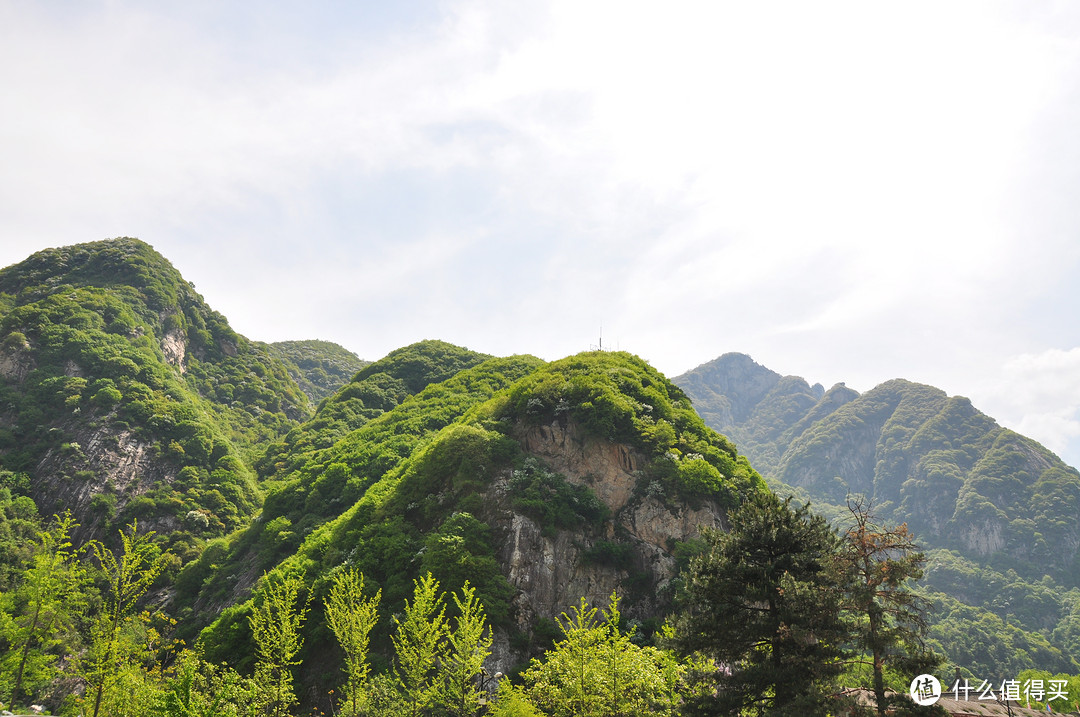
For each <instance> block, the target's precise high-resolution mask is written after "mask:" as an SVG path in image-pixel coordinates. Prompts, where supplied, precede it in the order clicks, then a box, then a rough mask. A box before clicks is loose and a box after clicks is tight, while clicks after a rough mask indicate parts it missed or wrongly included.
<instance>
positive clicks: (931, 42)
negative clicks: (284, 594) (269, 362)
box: [0, 0, 1080, 465]
mask: <svg viewBox="0 0 1080 717" xmlns="http://www.w3.org/2000/svg"><path fill="white" fill-rule="evenodd" d="M0 108H2V111H0V138H2V142H3V144H2V154H0V265H8V264H12V263H15V262H17V261H19V260H21V259H23V258H25V257H26V256H27V255H28V254H30V253H32V252H34V251H36V250H38V249H42V248H45V247H50V246H59V245H66V244H75V243H79V242H85V241H94V240H98V239H104V238H108V237H114V236H136V237H139V238H141V239H143V240H144V241H147V242H149V243H150V244H152V245H153V246H154V247H155V248H157V249H158V250H159V251H160V252H161V253H162V254H164V255H165V256H166V257H167V258H168V259H169V260H170V261H172V263H173V264H175V265H176V266H177V268H178V269H180V271H181V272H183V274H184V276H185V277H186V278H188V279H189V280H190V281H192V282H194V283H195V284H196V287H197V289H198V290H199V291H200V292H201V293H202V294H203V296H204V297H205V298H206V299H207V301H208V302H209V303H210V304H211V305H212V306H213V307H214V308H216V309H218V310H219V311H221V312H222V313H224V314H225V315H226V316H227V317H228V318H229V319H230V321H231V323H232V325H233V327H234V328H235V329H236V330H238V331H239V332H241V333H243V334H244V335H246V336H248V337H249V338H252V339H256V340H263V341H278V340H285V339H301V338H322V339H328V340H332V341H336V342H338V343H340V344H342V345H344V346H345V347H347V348H349V349H351V350H352V351H354V352H356V353H357V354H358V355H360V356H361V357H363V358H368V359H375V358H378V357H380V356H382V355H384V354H386V353H387V352H388V351H390V350H392V349H394V348H397V347H399V346H402V345H405V344H408V343H411V342H413V341H416V340H419V339H424V338H441V339H444V340H447V341H451V342H453V343H457V344H461V345H465V346H468V347H470V348H473V349H476V350H480V351H486V352H489V353H493V354H500V355H505V354H511V353H531V354H535V355H538V356H540V357H542V358H545V359H554V358H559V357H561V356H564V355H567V354H571V353H576V352H578V351H581V350H585V349H588V348H589V347H590V345H594V344H596V343H597V342H598V339H599V334H600V330H601V326H602V327H603V337H604V345H605V347H609V346H610V347H612V348H622V349H624V350H628V351H632V352H634V353H637V354H639V355H641V356H643V357H644V358H646V359H647V360H649V361H650V362H651V363H652V364H653V365H654V366H656V367H657V368H659V369H660V370H662V371H663V372H665V373H667V374H668V375H669V376H675V375H677V374H679V373H682V372H683V371H686V370H688V369H690V368H693V367H695V366H697V365H699V364H701V363H704V362H706V361H709V360H711V359H713V358H715V357H717V356H719V355H720V354H722V353H725V352H728V351H740V352H744V353H748V354H750V355H751V356H753V357H754V359H755V360H757V361H758V362H759V363H762V364H764V365H766V366H768V367H769V368H772V369H773V370H775V371H778V372H780V373H783V374H797V375H801V376H804V377H805V378H807V379H808V380H809V381H810V382H812V383H813V382H818V381H820V382H821V383H823V384H825V385H826V387H827V386H829V385H831V384H832V383H835V382H838V381H846V382H847V384H848V385H849V386H851V387H853V388H856V389H858V390H860V391H865V390H867V389H870V388H872V387H873V386H874V385H876V384H877V383H880V382H881V381H884V380H887V379H890V378H895V377H903V378H907V379H911V380H913V381H920V382H924V383H930V384H933V385H936V386H938V387H940V388H942V389H944V390H945V391H947V392H948V393H949V394H960V395H966V396H969V397H970V398H971V399H972V400H973V402H974V403H975V405H976V406H977V407H978V408H980V409H982V410H984V411H986V412H988V413H989V414H990V415H992V416H994V417H995V418H997V419H998V420H999V421H1000V422H1001V423H1003V424H1004V425H1007V426H1009V427H1011V428H1014V429H1017V430H1019V431H1021V432H1023V433H1026V434H1028V435H1030V436H1032V437H1034V438H1036V439H1038V440H1040V441H1042V442H1043V443H1045V444H1046V445H1047V446H1049V447H1050V448H1052V449H1053V450H1055V451H1057V452H1059V453H1060V454H1062V455H1063V457H1065V458H1066V460H1068V461H1069V462H1070V463H1072V464H1073V465H1078V464H1080V320H1078V318H1077V316H1076V311H1077V308H1078V307H1080V4H1078V3H1075V2H1070V1H1063V2H1032V1H1031V0H1024V1H1021V2H1014V3H1010V2H987V1H986V0H977V1H972V2H941V1H940V0H934V1H933V2H905V3H867V2H864V1H858V2H813V3H808V2H805V0H798V1H794V2H717V1H710V2H699V3H683V2H671V1H668V2H665V3H662V4H661V3H635V2H627V1H626V0H620V1H618V2H590V1H588V0H570V1H567V2H561V1H557V0H556V1H553V2H524V1H520V0H515V2H510V3H507V2H497V1H495V0H492V1H490V2H487V1H485V0H478V1H476V2H472V1H464V2H422V1H418V2H394V3H388V2H340V3H293V2H288V3H286V2H281V3H277V2H266V1H263V2H259V3H255V2H251V3H236V2H227V1H225V2H222V1H220V0H214V1H208V2H200V1H198V0H195V1H189V2H183V3H176V2H160V3H151V2H125V1H123V0H117V1H109V2H92V1H88V2H80V3H67V2H59V1H56V2H23V1H19V0H0Z"/></svg>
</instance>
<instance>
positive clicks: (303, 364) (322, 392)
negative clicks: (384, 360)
mask: <svg viewBox="0 0 1080 717" xmlns="http://www.w3.org/2000/svg"><path fill="white" fill-rule="evenodd" d="M269 349H270V352H271V353H272V354H275V355H276V356H277V357H278V358H279V359H280V360H281V361H282V362H284V364H285V366H286V368H288V370H289V375H290V376H292V378H293V380H294V381H296V383H297V385H298V386H299V387H300V390H302V391H303V392H304V393H305V394H307V397H308V398H309V399H311V402H312V403H313V404H316V405H317V404H318V403H319V402H320V401H322V400H323V399H324V398H326V397H327V396H329V395H330V394H332V393H333V392H334V391H336V390H338V389H339V388H340V387H341V386H343V385H345V384H346V383H348V382H349V380H350V379H352V377H353V376H355V375H356V372H357V371H359V370H360V369H362V368H364V366H367V365H368V364H369V363H371V362H370V361H364V360H362V359H361V358H359V357H358V356H357V355H356V354H354V353H353V352H352V351H349V350H348V349H346V348H344V347H342V346H339V345H337V344H335V343H333V342H332V341H317V340H307V341H279V342H277V343H273V344H270V345H269Z"/></svg>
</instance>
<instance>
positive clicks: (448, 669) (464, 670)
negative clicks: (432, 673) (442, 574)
mask: <svg viewBox="0 0 1080 717" xmlns="http://www.w3.org/2000/svg"><path fill="white" fill-rule="evenodd" d="M453 598H454V606H455V607H456V608H457V617H456V618H454V627H453V629H452V630H450V631H449V632H448V633H447V642H448V645H449V648H450V649H449V654H447V655H446V658H445V660H444V666H443V682H444V685H443V690H442V695H441V698H440V700H439V701H440V702H441V703H442V705H443V707H445V708H446V710H447V712H449V713H450V714H452V715H459V716H460V717H464V716H465V715H472V714H476V713H477V711H478V710H479V709H480V700H481V697H482V694H481V690H480V689H479V686H478V685H477V684H476V680H477V678H479V677H480V675H481V673H482V671H483V669H484V660H486V659H487V658H488V655H490V654H491V642H492V636H491V630H490V629H488V626H487V618H486V617H485V616H484V606H483V605H481V604H480V601H479V600H478V599H477V597H476V589H475V588H473V587H472V586H471V585H469V581H468V580H466V581H465V584H464V585H463V586H462V588H461V595H460V596H458V595H457V594H454V596H453Z"/></svg>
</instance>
